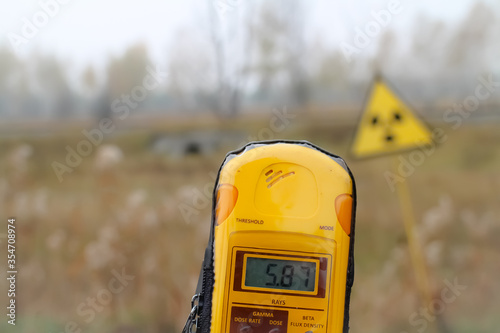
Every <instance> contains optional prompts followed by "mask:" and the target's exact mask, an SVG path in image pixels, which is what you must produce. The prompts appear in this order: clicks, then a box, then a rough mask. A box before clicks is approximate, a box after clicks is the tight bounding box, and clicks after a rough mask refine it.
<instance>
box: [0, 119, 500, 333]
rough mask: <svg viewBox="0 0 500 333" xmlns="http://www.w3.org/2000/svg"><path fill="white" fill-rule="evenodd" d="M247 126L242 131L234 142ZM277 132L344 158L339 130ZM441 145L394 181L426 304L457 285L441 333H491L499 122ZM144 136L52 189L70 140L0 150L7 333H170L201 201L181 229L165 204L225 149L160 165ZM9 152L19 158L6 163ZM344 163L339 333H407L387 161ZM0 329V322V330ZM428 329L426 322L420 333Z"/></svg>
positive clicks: (199, 245) (411, 303)
mask: <svg viewBox="0 0 500 333" xmlns="http://www.w3.org/2000/svg"><path fill="white" fill-rule="evenodd" d="M261 125H262V124H253V125H251V126H250V127H248V125H247V124H244V126H245V129H246V131H248V133H256V132H258V130H259V128H260V126H261ZM264 125H265V124H264ZM233 127H235V126H234V125H233ZM281 134H282V135H281V137H283V138H300V139H307V140H309V141H311V142H314V143H316V144H318V145H320V146H322V147H323V148H325V149H327V150H330V151H332V152H334V153H338V154H339V155H344V156H345V155H346V151H347V147H348V144H349V140H350V135H351V129H350V128H346V127H343V128H335V127H327V126H323V127H317V128H316V127H315V128H313V127H310V125H308V124H306V125H303V126H294V127H293V128H292V129H290V130H289V131H287V132H284V133H281ZM448 135H449V140H448V141H447V142H446V143H445V144H444V145H443V146H442V147H440V148H439V149H438V150H437V151H436V153H435V154H433V155H432V156H430V157H429V158H428V159H427V160H426V161H425V163H424V164H423V165H422V166H421V167H419V168H418V169H417V171H416V173H415V174H414V175H412V176H411V177H409V178H408V182H409V186H410V189H411V192H412V196H413V202H414V205H415V212H416V213H415V215H416V219H417V221H418V223H419V239H420V240H421V243H422V246H423V247H424V249H425V253H426V256H427V258H428V262H429V271H430V276H431V280H432V285H433V293H434V295H435V296H436V297H439V293H440V291H441V290H442V289H443V288H444V287H445V285H444V284H443V281H444V280H445V279H448V280H450V281H453V279H454V278H455V277H457V278H458V280H459V281H460V282H461V283H463V284H466V285H467V286H468V288H467V290H466V291H464V292H463V294H462V295H461V296H460V297H458V298H457V300H456V301H455V302H453V303H451V304H449V305H448V306H447V307H446V309H445V312H444V313H443V318H444V321H445V323H446V325H448V326H449V327H450V328H452V331H453V332H464V333H465V332H475V333H478V332H497V331H498V326H499V324H500V319H499V317H498V310H499V309H500V287H499V285H498V282H497V281H498V276H499V273H500V266H499V265H498V263H499V262H500V251H499V250H500V245H499V243H498V239H499V236H500V223H499V222H500V221H499V219H500V204H499V203H500V173H499V172H498V170H499V168H500V131H499V126H498V125H496V126H495V125H475V126H468V127H465V126H464V127H463V128H461V129H459V130H458V131H448ZM151 137H152V134H150V133H146V132H139V131H138V132H130V133H125V134H120V135H116V136H114V137H112V138H110V139H108V140H107V143H112V144H115V145H117V146H118V147H120V148H121V149H122V150H123V153H124V159H123V161H121V162H119V163H118V164H116V165H114V166H112V167H110V168H109V169H107V170H104V171H96V170H95V169H94V167H93V163H94V157H95V155H92V156H89V157H87V158H85V159H84V161H83V163H82V165H80V166H79V167H78V168H76V170H75V171H74V172H73V173H71V174H68V175H66V176H65V180H64V181H63V182H62V183H59V182H58V180H57V178H56V177H55V175H54V173H53V171H52V169H51V166H50V165H51V163H52V161H54V160H59V161H63V159H64V153H65V150H64V147H65V146H66V145H68V144H69V145H71V146H73V147H74V146H75V145H76V143H77V142H78V140H80V139H81V136H79V135H78V134H77V135H74V134H62V135H54V136H48V137H41V138H29V137H27V138H23V139H19V138H17V139H3V140H1V141H0V218H1V219H2V222H1V225H2V226H3V227H2V228H3V229H4V230H5V220H6V218H7V217H8V216H15V217H16V218H17V225H18V244H17V245H18V252H17V255H18V262H19V264H18V266H19V271H20V273H19V277H18V278H19V280H18V288H19V290H20V292H19V294H18V303H19V304H21V305H19V310H18V311H19V312H18V313H19V318H18V320H19V324H20V325H21V327H19V329H20V330H19V332H21V331H22V332H26V333H30V332H40V331H43V332H62V331H63V330H64V324H65V323H67V322H68V321H75V322H77V324H78V325H79V327H80V328H82V330H83V332H179V331H180V328H181V325H182V323H183V321H184V319H185V317H186V315H187V313H188V311H189V301H190V297H191V295H192V293H193V291H194V287H195V284H196V280H197V275H198V271H199V268H200V263H201V258H202V256H203V250H204V247H205V244H206V240H207V232H208V224H209V218H210V205H202V207H201V209H199V210H198V214H197V215H193V216H192V219H191V221H190V222H189V223H186V221H185V220H184V219H183V217H182V215H181V213H180V210H179V209H178V207H179V204H180V203H184V204H188V205H190V206H193V202H192V200H193V199H192V198H193V189H199V190H201V191H203V188H204V186H205V185H207V184H212V183H213V179H212V178H211V177H210V172H216V170H217V169H218V166H219V164H220V162H221V161H222V158H223V156H224V154H225V153H226V151H227V150H228V149H230V148H235V147H222V148H221V149H220V151H218V152H217V153H216V154H215V156H213V157H211V158H206V157H200V156H188V157H187V158H185V159H182V160H174V159H171V158H169V157H166V156H160V155H155V154H153V153H152V152H151V151H150V150H149V142H150V140H151ZM23 144H26V145H28V146H27V147H30V149H31V154H30V153H28V154H27V155H28V156H26V157H25V158H23V157H22V156H21V157H19V158H17V160H16V158H14V157H13V156H14V155H15V154H16V153H17V154H19V149H20V148H19V147H20V146H21V145H23ZM23 149H26V148H23ZM21 155H22V154H21ZM348 163H349V165H350V166H351V169H352V170H353V172H354V174H355V176H356V180H357V184H358V191H359V194H358V200H359V206H358V219H357V231H356V234H357V239H356V280H355V287H354V290H353V296H352V301H351V303H352V310H351V318H352V319H351V327H352V332H362V331H366V330H369V331H370V332H374V333H376V332H401V331H407V332H416V331H417V327H412V326H411V325H410V323H409V322H408V318H409V316H410V315H411V313H412V312H414V311H416V310H418V308H419V307H420V304H419V301H418V298H417V293H416V288H415V281H414V277H413V270H412V267H411V265H410V261H409V257H408V251H407V246H406V239H405V234H404V229H403V224H402V222H401V218H400V216H401V215H400V211H399V206H398V201H397V197H396V194H395V193H392V192H391V191H390V189H389V187H388V186H387V184H386V182H385V180H384V177H383V172H384V171H385V170H390V168H391V166H392V164H391V157H385V158H379V159H374V160H368V161H351V160H349V159H348ZM0 241H1V242H2V245H1V246H2V248H4V247H5V246H4V245H5V243H4V242H3V240H2V239H0ZM2 253H5V251H4V250H2ZM2 258H5V256H4V255H3V254H2ZM2 261H4V259H2ZM2 267H3V264H2ZM122 267H125V270H126V272H127V273H128V274H132V275H134V276H135V279H134V281H133V282H132V283H130V284H129V285H128V286H127V287H126V288H125V290H124V291H123V292H122V293H119V294H117V295H115V296H114V298H113V300H112V301H111V302H110V304H109V305H107V306H105V307H104V308H103V310H102V312H97V313H96V317H95V319H94V320H93V321H92V322H90V323H86V322H85V321H84V317H82V316H79V315H78V314H77V312H76V310H77V307H78V305H79V304H80V303H81V302H85V301H86V299H87V297H95V295H96V294H97V293H98V292H99V290H101V289H102V288H105V287H106V285H107V284H108V282H109V280H110V279H111V278H112V273H111V271H112V270H113V269H116V270H121V268H122ZM2 271H3V269H2ZM0 274H4V272H1V273H0ZM4 281H5V278H4V277H3V276H2V277H1V280H0V290H6V289H5V287H6V284H5V282H4ZM4 294H5V293H4V292H2V295H1V296H0V297H1V298H0V299H1V300H2V304H5V295H4ZM5 327H6V324H5V321H4V320H3V321H2V323H0V330H1V331H5ZM434 330H435V326H432V325H431V326H430V327H429V328H428V330H427V331H428V332H433V331H434Z"/></svg>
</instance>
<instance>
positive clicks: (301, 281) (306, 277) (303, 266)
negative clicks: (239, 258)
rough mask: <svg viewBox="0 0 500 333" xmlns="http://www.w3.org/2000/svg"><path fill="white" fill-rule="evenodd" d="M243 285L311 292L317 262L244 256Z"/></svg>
mask: <svg viewBox="0 0 500 333" xmlns="http://www.w3.org/2000/svg"><path fill="white" fill-rule="evenodd" d="M245 266H246V269H245V282H244V283H245V286H246V287H256V288H269V289H285V290H296V291H310V292H313V291H314V289H315V286H316V269H317V267H316V266H317V263H316V262H314V261H299V260H283V259H277V258H262V257H250V256H248V257H247V258H246V265H245Z"/></svg>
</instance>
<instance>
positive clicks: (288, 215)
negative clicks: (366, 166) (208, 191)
mask: <svg viewBox="0 0 500 333" xmlns="http://www.w3.org/2000/svg"><path fill="white" fill-rule="evenodd" d="M355 207H356V191H355V185H354V178H353V176H352V173H351V172H350V170H349V168H348V167H347V165H346V163H345V162H344V160H343V159H341V158H340V157H338V156H335V155H333V154H330V153H328V152H326V151H324V150H322V149H320V148H318V147H316V146H314V145H312V144H310V143H309V142H306V141H265V142H253V143H250V144H248V145H246V146H245V147H243V148H242V149H240V150H237V151H234V152H231V153H229V154H228V155H227V156H226V158H225V160H224V162H223V164H222V166H221V168H220V170H219V173H218V178H217V181H216V186H215V190H214V202H213V207H212V208H213V214H212V225H211V232H210V239H209V244H208V247H207V249H206V251H205V259H204V262H203V267H202V272H201V274H200V281H199V284H198V288H197V294H196V295H195V297H194V298H193V306H192V311H191V314H190V316H189V318H188V322H187V323H186V327H185V329H184V332H201V333H221V332H226V333H240V332H241V333H252V332H253V333H286V332H288V333H310V332H325V333H326V332H329V333H330V332H331V333H340V332H347V331H348V329H349V299H350V292H351V287H352V283H353V278H354V256H353V245H354V212H355Z"/></svg>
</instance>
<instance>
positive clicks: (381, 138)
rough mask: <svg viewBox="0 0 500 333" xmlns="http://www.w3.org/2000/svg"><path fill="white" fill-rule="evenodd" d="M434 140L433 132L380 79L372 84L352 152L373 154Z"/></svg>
mask: <svg viewBox="0 0 500 333" xmlns="http://www.w3.org/2000/svg"><path fill="white" fill-rule="evenodd" d="M431 143H432V133H431V131H430V130H429V129H428V128H427V126H426V125H425V124H424V123H423V122H422V121H421V120H420V119H418V118H417V116H415V115H414V114H413V112H412V111H411V110H410V108H409V107H408V106H407V105H406V104H405V103H404V102H403V101H402V100H401V99H400V98H398V96H397V95H396V94H395V93H394V92H393V91H392V90H391V89H390V88H389V87H388V86H387V84H386V83H385V82H383V81H382V80H381V79H380V78H378V79H376V80H375V81H374V83H373V86H372V89H371V91H370V94H369V96H368V100H367V103H366V106H365V109H364V110H363V115H362V116H361V120H360V122H359V124H358V128H357V130H356V135H355V137H354V142H353V144H352V148H351V149H352V154H353V155H354V156H356V157H360V158H362V157H371V156H375V155H382V154H388V153H393V152H397V151H402V150H409V149H412V148H417V147H419V146H423V145H426V144H431Z"/></svg>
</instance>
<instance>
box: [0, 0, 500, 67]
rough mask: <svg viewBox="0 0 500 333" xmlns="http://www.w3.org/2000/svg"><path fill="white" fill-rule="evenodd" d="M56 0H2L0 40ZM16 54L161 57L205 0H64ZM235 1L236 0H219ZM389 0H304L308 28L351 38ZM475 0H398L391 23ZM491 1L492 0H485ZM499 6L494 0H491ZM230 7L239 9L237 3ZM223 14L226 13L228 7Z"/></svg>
mask: <svg viewBox="0 0 500 333" xmlns="http://www.w3.org/2000/svg"><path fill="white" fill-rule="evenodd" d="M49 1H56V0H40V1H35V0H25V1H6V0H2V2H3V5H2V11H1V12H0V44H3V45H5V44H10V43H9V41H8V39H7V34H8V33H9V32H11V33H18V34H20V31H21V27H22V26H23V21H22V18H23V17H26V18H29V19H30V20H31V19H32V17H33V15H35V14H36V13H37V12H38V11H40V10H41V6H40V3H39V2H44V3H46V2H49ZM66 1H68V4H65V5H60V8H59V12H58V13H57V14H56V15H55V16H54V17H53V18H50V20H49V22H48V24H47V25H46V26H45V27H43V28H41V29H40V31H39V32H38V34H37V35H36V36H34V37H33V38H32V39H31V40H29V42H28V43H27V44H26V45H25V46H23V47H22V48H21V50H20V52H18V53H19V54H21V55H22V54H23V53H27V52H29V51H32V50H41V51H42V52H54V53H56V54H57V55H58V56H59V57H62V58H63V59H66V60H69V61H70V62H71V63H72V64H73V65H75V66H76V67H82V66H85V65H86V64H88V63H94V64H98V65H102V64H103V63H104V62H106V60H107V59H108V56H110V55H114V54H120V53H121V52H123V51H124V49H125V48H126V47H128V46H130V45H131V44H133V43H136V42H139V41H142V42H144V43H145V44H146V45H147V46H148V49H149V51H150V54H151V57H152V58H153V60H154V61H157V62H160V63H163V62H164V61H165V60H163V59H165V58H166V57H167V49H168V47H169V46H171V45H172V40H173V39H172V38H173V37H174V36H175V34H176V33H178V32H179V31H180V30H182V29H195V30H200V31H201V29H202V26H201V24H200V23H199V22H198V21H199V20H200V18H202V17H203V16H204V11H205V9H206V6H207V5H208V3H209V2H208V1H204V0H182V1H181V0H178V1H173V0H171V1H158V0H132V1H123V0H121V1H120V0H106V1H102V0H101V1H100V0H66ZM222 1H227V2H229V3H238V2H239V1H241V0H222ZM389 2H390V0H376V1H368V0H356V1H338V0H337V1H331V0H317V1H307V2H306V3H307V5H308V7H307V8H306V11H307V14H308V16H309V21H308V24H309V25H310V30H309V34H312V35H318V36H319V35H320V36H321V37H322V38H323V39H324V40H326V41H327V43H328V44H329V46H330V47H332V48H334V47H336V46H337V45H338V44H339V43H340V42H342V41H347V42H349V41H350V40H351V39H352V35H353V31H354V28H355V27H356V26H359V27H360V28H363V27H364V25H365V24H366V23H367V22H369V21H370V20H372V17H371V16H370V12H371V11H373V10H375V11H377V10H380V9H383V8H387V5H388V3H389ZM475 2H477V1H476V0H460V1H458V0H440V1H435V0H419V1H409V0H401V1H400V3H401V7H402V8H403V10H402V12H401V14H399V15H396V16H395V17H393V21H392V22H391V28H393V29H395V30H396V31H399V32H400V33H404V32H405V31H406V30H409V29H410V28H411V27H413V26H414V25H415V19H416V18H417V17H418V15H420V14H422V13H425V14H426V15H427V16H430V17H433V18H439V19H442V20H444V21H446V22H448V23H450V24H453V23H454V22H457V21H459V20H460V19H462V18H463V17H464V16H465V15H466V14H467V11H468V10H469V9H470V8H471V6H472V5H473V4H474V3H475ZM485 2H488V3H491V4H494V3H495V1H494V0H489V1H485ZM495 6H496V8H497V9H500V7H499V5H498V4H495ZM235 10H238V6H237V7H236V9H235ZM227 15H231V13H230V12H229V13H228V14H227Z"/></svg>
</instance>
